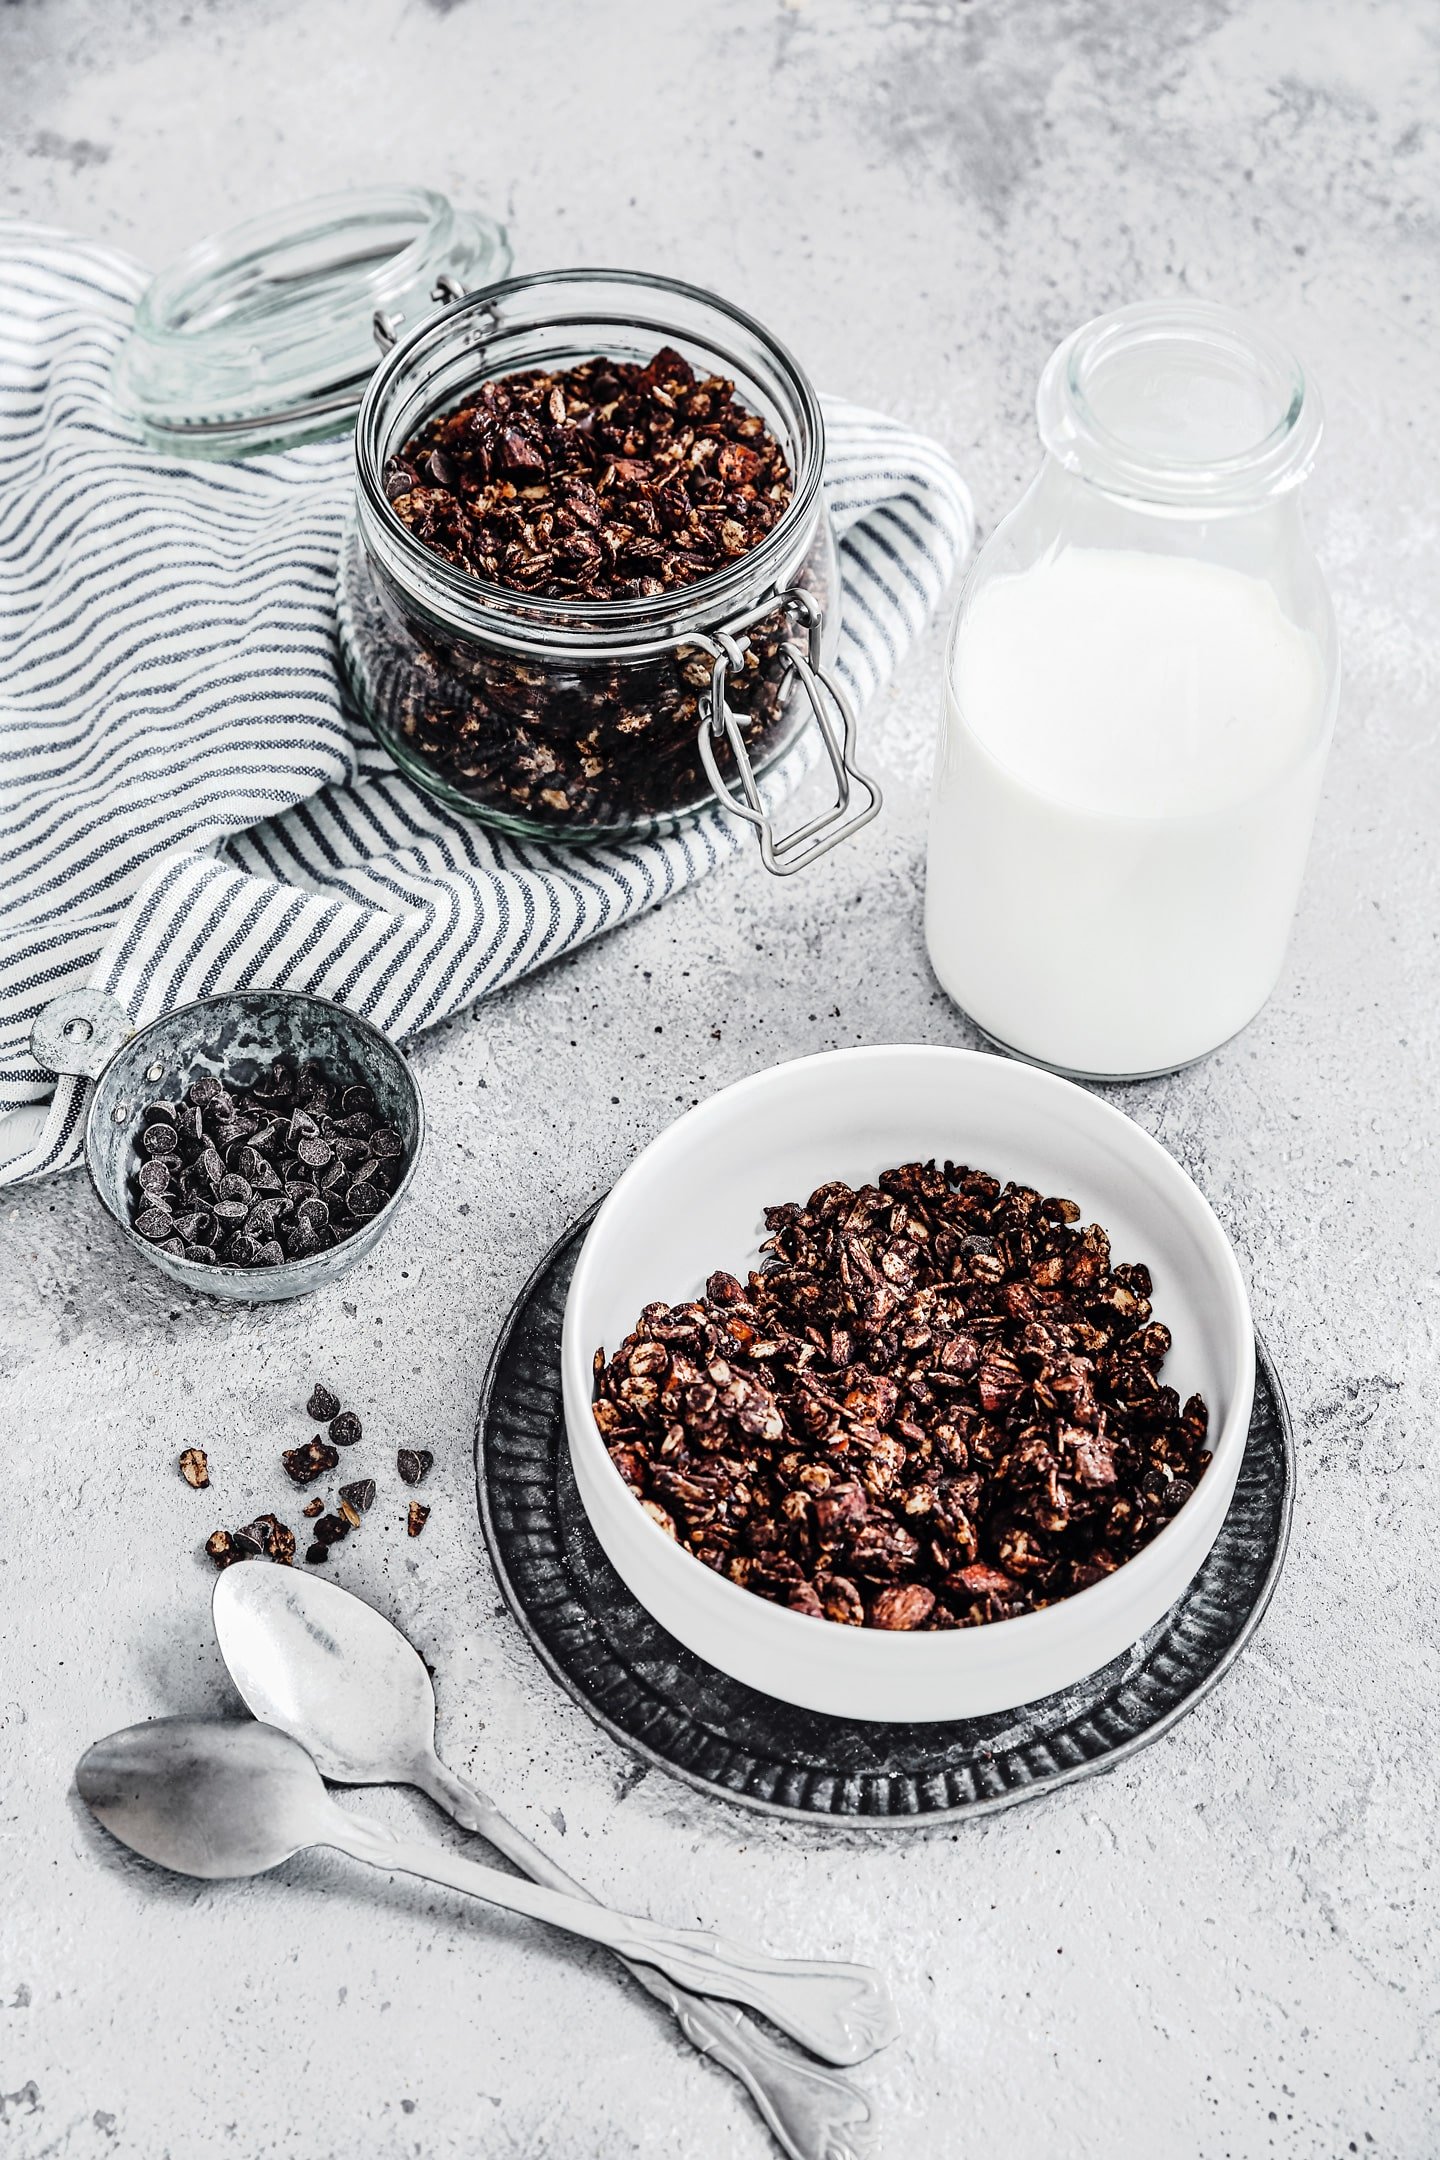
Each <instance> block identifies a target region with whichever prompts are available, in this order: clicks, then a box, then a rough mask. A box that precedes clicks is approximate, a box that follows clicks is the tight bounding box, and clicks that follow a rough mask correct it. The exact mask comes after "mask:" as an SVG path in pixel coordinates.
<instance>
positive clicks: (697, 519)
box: [385, 345, 791, 600]
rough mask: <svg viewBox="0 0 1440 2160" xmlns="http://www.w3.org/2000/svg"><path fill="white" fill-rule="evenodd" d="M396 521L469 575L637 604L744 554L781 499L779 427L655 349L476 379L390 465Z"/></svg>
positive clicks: (785, 494)
mask: <svg viewBox="0 0 1440 2160" xmlns="http://www.w3.org/2000/svg"><path fill="white" fill-rule="evenodd" d="M385 491H386V494H387V495H388V496H389V498H390V501H391V503H392V504H393V506H394V509H395V514H396V516H397V517H398V518H399V519H400V520H401V521H402V523H403V524H405V525H407V526H408V527H409V529H410V530H411V532H413V533H414V535H415V537H416V539H417V540H420V541H422V542H423V543H424V545H425V546H426V547H427V548H429V549H430V551H431V553H432V554H435V555H439V556H441V557H443V559H444V560H445V561H446V562H449V563H454V564H455V565H456V566H457V567H458V568H460V569H462V570H468V571H469V572H470V573H471V575H472V576H474V577H478V578H484V579H486V580H487V581H488V582H489V583H491V584H495V585H506V586H509V587H511V588H512V589H513V590H515V591H518V592H526V593H537V594H542V595H545V596H546V597H550V598H560V597H565V596H570V597H577V598H579V597H583V598H586V599H590V600H630V599H642V598H647V597H650V596H653V595H654V594H656V593H662V592H667V591H669V590H670V589H671V588H672V587H674V586H677V585H690V584H693V583H694V582H695V580H696V579H697V578H702V577H708V576H709V575H710V573H711V572H712V571H715V570H720V569H723V568H724V567H725V565H726V564H727V563H730V562H734V561H736V560H737V559H738V558H739V557H740V556H742V555H746V554H748V553H749V552H750V550H751V549H752V548H753V547H755V546H756V545H757V543H758V542H759V541H760V540H762V539H763V538H764V536H765V534H766V533H767V532H769V531H770V529H771V527H772V526H773V525H774V524H775V523H776V522H777V520H778V519H779V517H780V515H781V513H782V512H783V511H784V509H785V507H786V505H787V504H788V503H789V501H790V492H791V489H790V472H789V468H788V466H787V465H786V462H785V456H784V453H783V451H782V450H781V448H780V445H779V443H778V442H777V441H776V439H775V437H774V435H773V434H772V433H771V432H770V430H769V428H767V427H766V425H765V423H764V421H763V420H762V419H761V418H760V415H759V414H758V413H753V412H750V411H748V410H747V409H746V408H745V406H743V405H741V404H740V403H739V401H738V400H737V398H736V396H735V385H734V383H733V382H729V381H726V380H725V379H724V378H723V377H722V376H718V375H706V376H702V377H697V376H696V374H695V370H694V369H693V368H692V367H691V366H690V363H689V362H688V361H687V360H685V359H683V358H682V357H681V355H680V354H679V353H677V352H676V351H675V350H674V349H673V348H672V347H671V346H668V345H666V346H663V347H662V348H661V350H660V351H659V352H657V353H656V355H655V357H654V358H653V360H651V361H650V362H649V364H648V366H645V367H641V366H640V365H638V363H636V362H635V361H631V360H611V359H607V358H605V357H604V356H603V355H602V356H601V357H599V358H596V359H594V360H585V361H582V362H581V363H580V364H579V366H577V367H571V368H564V369H561V370H559V371H557V372H556V373H553V374H551V373H547V372H545V371H544V370H541V369H538V368H536V369H532V370H529V371H528V372H526V373H524V374H517V375H505V376H501V377H499V378H497V379H496V380H494V381H492V382H486V383H482V384H481V386H480V388H479V390H478V391H476V393H475V396H474V398H473V400H472V402H470V403H469V404H466V405H462V406H461V407H460V409H459V410H458V411H457V412H451V413H446V414H444V415H442V416H440V417H439V418H436V419H433V420H430V421H428V422H427V423H426V425H425V426H424V427H423V428H422V429H421V430H420V431H419V433H418V434H416V435H414V436H412V438H411V439H410V441H409V442H407V443H406V445H405V447H404V449H403V451H402V452H401V454H400V456H399V457H397V458H392V459H391V460H390V463H389V465H388V466H387V468H386V473H385Z"/></svg>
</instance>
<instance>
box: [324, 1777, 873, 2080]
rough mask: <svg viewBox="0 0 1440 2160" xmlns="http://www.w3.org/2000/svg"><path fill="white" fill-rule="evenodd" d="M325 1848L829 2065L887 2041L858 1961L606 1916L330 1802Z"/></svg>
mask: <svg viewBox="0 0 1440 2160" xmlns="http://www.w3.org/2000/svg"><path fill="white" fill-rule="evenodd" d="M323 1842H324V1843H325V1844H327V1845H335V1846H338V1847H339V1849H340V1850H341V1851H342V1852H348V1853H349V1854H350V1856H351V1857H352V1859H355V1860H364V1861H368V1862H369V1863H370V1865H371V1866H372V1867H380V1868H385V1869H389V1870H395V1871H398V1872H399V1873H400V1874H402V1875H418V1876H420V1877H421V1879H422V1880H423V1881H426V1882H438V1883H444V1884H445V1885H446V1886H447V1887H448V1888H449V1889H452V1890H460V1891H463V1892H464V1893H466V1894H467V1895H468V1896H471V1897H480V1898H485V1899H486V1900H488V1902H489V1903H490V1904H492V1905H499V1906H502V1907H504V1908H505V1909H506V1910H508V1911H510V1912H518V1913H524V1914H526V1915H527V1917H528V1918H530V1919H532V1920H544V1921H546V1922H547V1923H548V1924H549V1925H550V1926H551V1927H558V1928H563V1929H564V1930H565V1931H566V1932H567V1933H568V1934H571V1935H582V1936H584V1937H585V1938H586V1939H587V1940H588V1941H590V1942H598V1943H603V1944H604V1945H605V1947H606V1949H607V1950H618V1951H619V1953H620V1955H621V1956H622V1957H625V1958H631V1959H635V1960H636V1961H638V1962H639V1963H640V1964H642V1965H657V1966H658V1967H659V1968H660V1970H661V1972H663V1973H665V1974H667V1975H668V1977H669V1978H670V1979H672V1980H676V1981H678V1982H679V1984H680V1985H681V1987H688V1988H690V1989H691V1990H693V1991H694V1992H695V1993H697V1994H702V1995H703V1994H713V1995H723V1996H725V1997H727V1999H728V2000H730V2001H731V2002H742V2003H747V2004H748V2005H749V2007H750V2008H751V2009H752V2010H758V2011H760V2013H761V2014H762V2016H764V2017H767V2018H769V2020H770V2022H771V2024H772V2025H778V2026H779V2027H780V2029H781V2031H782V2032H788V2033H789V2034H790V2036H791V2038H792V2039H795V2040H798V2041H799V2042H800V2043H801V2045H802V2047H808V2048H809V2049H810V2051H811V2053H812V2054H815V2055H821V2056H824V2057H825V2059H826V2060H827V2061H829V2062H838V2063H856V2062H863V2061H864V2059H865V2057H866V2056H867V2055H873V2054H874V2052H875V2050H876V2048H877V2047H881V2046H883V2045H884V2043H885V2041H886V2040H888V2039H891V2038H893V2036H894V2032H895V2013H894V2011H893V2009H892V2007H891V2004H890V1999H889V1996H888V1994H887V1993H886V1990H885V1986H884V1983H883V1982H882V1981H881V1979H880V1976H879V1974H878V1973H875V1972H872V1971H871V1970H870V1969H869V1968H868V1967H867V1966H864V1965H848V1964H842V1963H837V1962H821V1961H813V1962H812V1961H810V1960H802V1959H797V1958H777V1957H772V1956H771V1955H770V1953H769V1951H768V1950H754V1949H751V1948H750V1947H749V1946H748V1945H747V1944H745V1943H735V1942H730V1941H728V1940H727V1939H726V1938H725V1937H724V1936H720V1935H713V1934H711V1933H710V1932H709V1931H708V1930H707V1929H703V1928H667V1927H661V1926H660V1925H659V1923H658V1922H657V1921H654V1920H645V1919H642V1918H640V1917H639V1916H638V1915H636V1914H634V1913H616V1912H611V1911H610V1910H609V1908H608V1907H607V1906H604V1905H597V1904H592V1903H589V1902H587V1900H585V1899H584V1898H577V1897H573V1896H571V1895H569V1894H568V1893H566V1892H563V1891H559V1890H550V1889H547V1888H545V1887H544V1885H542V1884H540V1883H533V1882H529V1881H526V1880H525V1879H524V1878H523V1877H517V1876H514V1875H502V1874H501V1873H500V1871H499V1869H498V1868H490V1867H482V1866H481V1865H480V1863H479V1862H478V1861H475V1860H465V1859H462V1858H460V1857H459V1856H458V1855H457V1854H455V1853H450V1852H446V1851H445V1850H444V1848H443V1847H442V1846H438V1845H426V1844H422V1843H421V1842H420V1841H418V1840H416V1839H411V1838H399V1837H396V1836H394V1834H393V1833H392V1832H391V1831H390V1830H388V1829H387V1828H386V1826H385V1825H384V1824H383V1823H379V1822H376V1821H375V1819H374V1818H373V1817H372V1816H362V1815H350V1814H347V1813H346V1812H345V1810H344V1809H343V1808H340V1807H335V1806H333V1804H332V1808H331V1810H330V1815H329V1818H328V1820H327V1825H326V1829H325V1831H324V1833H323Z"/></svg>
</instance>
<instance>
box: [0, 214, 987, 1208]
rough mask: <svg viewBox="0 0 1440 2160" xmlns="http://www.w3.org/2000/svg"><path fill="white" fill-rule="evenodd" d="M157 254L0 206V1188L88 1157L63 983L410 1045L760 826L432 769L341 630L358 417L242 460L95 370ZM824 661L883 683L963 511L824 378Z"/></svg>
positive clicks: (934, 460)
mask: <svg viewBox="0 0 1440 2160" xmlns="http://www.w3.org/2000/svg"><path fill="white" fill-rule="evenodd" d="M146 281H147V279H146V273H145V272H144V271H143V270H142V269H141V268H140V267H139V266H138V265H136V264H135V263H133V262H131V261H129V260H128V259H127V258H126V257H124V256H121V255H118V254H115V253H113V252H112V251H110V250H108V249H104V248H100V247H97V246H93V245H89V244H87V243H85V242H83V241H80V240H76V239H75V238H73V237H71V236H69V235H66V234H64V233H59V232H53V231H48V230H42V229H39V228H37V227H35V226H33V225H28V224H24V223H18V222H14V221H6V220H0V1183H14V1182H16V1181H19V1180H22V1179H27V1178H35V1177H40V1176H43V1175H45V1174H46V1173H48V1172H51V1171H55V1170H60V1169H63V1168H66V1167H67V1166H68V1165H70V1164H72V1163H74V1162H75V1161H77V1160H78V1158H79V1155H80V1152H81V1142H82V1133H83V1111H84V1107H85V1084H84V1083H83V1082H77V1081H73V1080H62V1081H61V1082H60V1083H59V1084H58V1086H57V1085H56V1083H55V1081H54V1079H53V1078H52V1076H51V1075H50V1074H48V1073H46V1072H43V1071H41V1070H39V1069H38V1068H37V1066H36V1064H35V1062H34V1060H33V1059H32V1058H31V1056H30V1053H29V1037H30V1027H31V1023H32V1021H33V1020H34V1018H35V1016H36V1014H37V1013H38V1012H39V1011H40V1009H41V1007H42V1006H43V1005H44V1004H45V1003H46V1002H47V1001H48V1000H49V999H50V998H52V997H54V996H56V995H57V994H58V993H59V992H60V991H62V990H68V989H76V988H79V987H81V986H90V987H93V988H98V989H102V990H107V991H110V992H111V993H112V994H113V995H114V996H116V997H118V998H119V999H120V1001H121V1002H122V1003H123V1004H124V1005H125V1006H126V1007H127V1009H128V1010H129V1012H130V1014H131V1016H132V1018H133V1019H135V1020H136V1021H137V1022H139V1021H144V1020H148V1019H152V1018H154V1017H155V1016H156V1015H157V1014H159V1013H161V1012H164V1011H166V1010H168V1009H169V1008H170V1007H172V1006H174V1005H178V1004H182V1003H184V1002H185V1001H186V1000H187V999H190V998H198V997H208V996H210V995H212V994H213V993H215V992H217V991H221V990H227V989H234V988H243V987H245V986H247V985H249V986H255V987H264V988H288V989H298V990H308V991H313V992H315V993H317V994H318V995H320V996H322V997H327V998H333V999H336V1000H338V1001H339V1002H340V1003H342V1004H345V1005H349V1006H352V1007H354V1008H355V1009H356V1010H357V1011H359V1012H361V1013H363V1014H365V1015H366V1017H367V1018H368V1019H370V1020H371V1021H372V1022H373V1023H374V1024H375V1025H376V1026H377V1027H379V1028H381V1029H382V1030H383V1031H384V1032H385V1033H386V1034H388V1035H390V1036H392V1037H396V1038H402V1037H405V1036H409V1035H412V1034H414V1033H416V1032H417V1031H418V1030H419V1029H421V1028H424V1027H426V1026H428V1025H429V1024H430V1023H431V1022H432V1021H436V1020H441V1019H444V1018H445V1017H446V1016H447V1015H449V1014H451V1013H454V1012H457V1011H458V1010H460V1009H461V1008H462V1007H464V1006H466V1005H469V1004H472V1003H473V1002H474V1001H475V1000H476V999H477V998H480V997H483V996H484V995H485V994H486V993H487V992H489V991H491V990H495V989H497V988H499V987H501V986H502V985H504V984H506V983H510V982H513V981H515V979H516V978H517V977H518V976H521V975H523V974H525V973H526V972H527V970H529V969H530V968H533V967H536V966H538V965H539V964H540V963H541V962H542V961H544V960H549V959H552V958H554V957H555V956H556V955H557V954H559V953H562V952H566V951H568V950H569V949H570V948H571V947H572V946H575V945H578V944H580V943H581V942H582V941H583V940H584V939H585V938H588V937H592V936H594V935H595V933H596V932H597V931H600V930H605V929H608V928H610V927H611V926H612V925H614V924H616V923H621V922H625V921H627V920H628V919H629V918H630V917H631V916H632V915H636V914H638V913H639V912H640V911H641V909H643V908H646V907H649V906H652V905H653V904H655V903H656V902H658V901H661V900H664V899H665V898H667V897H668V896H669V895H670V894H671V893H674V892H678V891H679V890H680V889H681V888H682V887H683V886H686V885H689V884H692V883H693V882H694V881H695V880H696V879H697V878H699V877H702V876H703V875H704V874H705V872H706V871H708V870H711V869H713V868H714V867H715V866H716V865H717V864H719V863H720V862H722V861H724V860H726V859H727V858H729V857H731V856H734V855H735V854H737V853H738V852H740V851H741V850H743V849H746V848H748V847H749V846H750V845H751V842H750V840H749V828H748V827H746V826H744V825H742V824H741V823H740V822H739V821H738V820H736V819H734V818H733V817H731V816H729V815H727V814H726V813H724V812H722V811H719V810H713V811H709V812H706V813H703V814H701V815H699V816H697V817H696V818H694V819H693V820H691V821H690V822H689V823H687V824H686V825H685V827H684V828H683V829H682V830H681V831H679V832H677V833H674V834H673V835H671V836H669V837H667V838H664V839H651V840H645V841H643V842H637V843H636V844H634V845H630V846H610V847H594V848H586V849H584V850H570V849H557V848H554V847H546V846H539V845H525V844H521V843H517V842H516V841H513V840H510V839H507V838H504V837H502V836H501V835H500V834H498V833H494V832H491V831H490V830H488V829H487V828H486V827H485V826H483V825H480V824H476V823H474V822H472V821H470V820H467V819H464V818H460V817H456V816H453V815H451V814H450V813H449V812H447V811H445V810H443V809H441V808H440V807H439V806H438V805H437V804H435V803H433V802H431V801H430V800H429V798H428V797H426V796H424V795H422V794H420V793H419V792H418V791H417V790H416V789H415V788H414V787H413V786H412V785H411V784H410V783H409V781H407V780H406V779H405V778H404V777H403V776H402V775H401V774H400V772H399V771H398V770H397V769H396V767H395V766H394V765H393V764H392V762H391V760H390V759H389V758H388V757H387V756H386V754H385V753H384V752H383V751H382V750H381V749H380V747H379V746H378V744H377V743H375V742H374V741H373V740H372V739H371V737H370V736H369V734H368V732H367V730H366V729H365V727H364V725H363V723H361V722H359V721H358V720H357V719H355V718H354V716H353V715H352V714H351V713H350V711H349V710H348V708H347V706H346V704H345V702H344V700H343V699H342V696H341V691H340V686H339V681H338V679H337V675H336V669H335V662H334V656H333V631H334V587H335V566H336V556H337V551H338V548H339V542H340V536H341V530H342V526H343V524H344V520H345V516H346V509H347V504H348V500H349V495H350V485H351V483H350V470H351V467H350V456H351V453H350V445H349V443H348V442H333V443H320V444H310V445H307V446H305V447H303V448H300V449H297V450H290V451H286V452H283V453H280V454H276V455H273V456H269V457H257V458H253V459H250V460H249V461H247V462H245V463H243V464H228V465H220V464H203V463H184V462H176V461H171V460H166V459H163V458H161V457H159V456H157V455H156V454H155V453H154V452H152V451H151V450H149V449H148V448H146V447H145V446H144V445H143V444H142V442H141V441H140V439H139V437H138V435H137V433H136V431H135V430H134V429H133V428H132V426H131V425H130V423H129V422H128V421H127V420H126V419H124V417H123V416H122V415H121V414H119V413H118V412H117V411H116V410H115V408H114V406H113V405H112V402H111V398H110V388H109V384H110V370H111V365H112V362H113V360H114V356H115V353H116V351H117V349H118V347H119V345H120V343H121V341H122V339H123V337H124V335H125V331H126V328H127V325H128V323H129V319H130V313H131V309H132V308H133V306H134V303H135V300H136V298H137V297H138V295H139V293H140V292H141V291H142V290H143V288H144V285H145V283H146ZM825 417H826V427H827V433H828V445H829V449H828V456H827V460H826V468H825V488H826V493H827V495H828V498H829V503H830V509H831V514H832V516H833V518H834V522H835V526H836V531H837V534H839V535H840V537H841V567H842V573H843V579H842V582H843V595H844V597H843V603H842V629H841V643H840V654H839V659H838V663H837V666H838V672H839V674H840V676H841V677H842V678H843V680H844V682H845V684H846V686H847V688H848V689H849V690H850V692H851V694H852V696H853V697H854V698H855V700H856V702H857V704H859V705H861V706H863V705H864V703H865V702H866V700H867V699H870V698H872V697H873V696H874V694H875V692H876V691H877V690H878V689H879V688H880V686H881V685H882V684H883V683H884V682H885V681H886V680H887V679H888V677H889V676H890V675H891V673H892V672H893V670H894V668H895V667H896V665H897V663H898V662H899V660H900V659H901V657H902V656H903V654H904V652H905V650H906V648H907V647H908V646H909V644H910V643H911V641H912V640H913V639H914V638H915V636H916V635H917V633H918V632H919V631H920V630H921V629H922V628H923V627H924V625H925V623H926V621H927V619H928V618H929V616H930V615H931V613H932V611H933V610H934V608H935V607H936V605H937V603H938V602H939V600H940V598H941V595H942V594H943V592H944V589H945V586H946V584H947V582H948V581H949V579H950V577H951V575H952V573H953V571H954V569H955V567H956V565H957V563H958V562H959V560H960V558H961V557H962V555H963V554H964V553H965V551H966V549H967V548H968V547H969V544H970V541H971V538H972V536H973V524H972V518H971V510H970V501H969V497H968V495H967V493H966V490H965V487H964V485H963V483H962V482H961V479H960V477H959V474H958V473H957V472H956V470H955V467H954V466H953V465H952V463H951V462H950V460H949V458H948V457H947V456H946V455H945V453H944V452H943V451H942V450H941V449H939V448H938V447H937V445H936V444H934V443H932V442H928V441H926V440H925V439H924V438H923V437H921V436H918V435H914V434H911V433H910V432H909V431H907V430H906V429H904V428H902V427H899V426H897V425H896V424H895V422H893V421H891V420H887V419H885V418H883V417H881V416H879V415H876V414H873V413H868V412H862V411H859V410H857V409H856V408H854V407H851V406H847V405H843V404H838V403H835V402H830V401H827V403H826V407H825Z"/></svg>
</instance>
